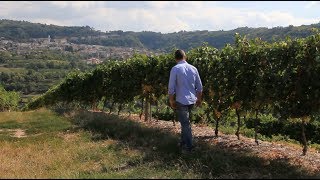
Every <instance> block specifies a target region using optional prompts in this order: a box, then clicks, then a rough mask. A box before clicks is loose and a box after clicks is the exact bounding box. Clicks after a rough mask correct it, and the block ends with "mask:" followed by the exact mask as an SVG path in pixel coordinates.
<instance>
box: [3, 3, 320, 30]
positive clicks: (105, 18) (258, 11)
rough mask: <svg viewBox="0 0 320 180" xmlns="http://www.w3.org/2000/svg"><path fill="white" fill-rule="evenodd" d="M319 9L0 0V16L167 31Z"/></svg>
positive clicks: (292, 18) (286, 21)
mask: <svg viewBox="0 0 320 180" xmlns="http://www.w3.org/2000/svg"><path fill="white" fill-rule="evenodd" d="M319 9H320V2H318V1H291V2H290V1H263V2H261V1H211V2H205V1H203V2H201V1H194V2H192V1H185V2H180V1H176V2H174V1H131V2H126V1H16V2H14V1H1V2H0V19H12V20H26V21H30V22H39V23H46V24H56V25H65V26H85V25H88V26H91V27H93V28H95V29H96V30H101V31H109V30H123V31H143V30H147V31H155V32H163V33H168V32H177V31H180V30H186V31H191V30H209V31H213V30H222V29H223V30H230V29H235V28H237V27H243V26H248V27H270V28H271V27H276V26H288V25H302V24H312V23H318V22H320V11H319Z"/></svg>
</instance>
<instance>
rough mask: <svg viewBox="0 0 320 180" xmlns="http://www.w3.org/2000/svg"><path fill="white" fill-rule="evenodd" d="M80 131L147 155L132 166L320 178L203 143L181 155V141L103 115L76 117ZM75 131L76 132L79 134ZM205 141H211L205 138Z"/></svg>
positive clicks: (210, 174) (211, 173)
mask: <svg viewBox="0 0 320 180" xmlns="http://www.w3.org/2000/svg"><path fill="white" fill-rule="evenodd" d="M72 119H73V123H74V124H75V125H77V129H85V130H87V131H91V132H92V134H93V136H92V140H94V141H100V140H105V139H108V138H111V139H115V140H119V141H121V142H122V143H123V144H124V145H125V146H128V147H130V148H132V149H138V150H141V151H143V152H144V153H145V156H144V158H143V160H142V162H141V161H139V162H131V163H129V165H130V166H138V165H139V164H141V163H150V162H151V163H150V164H154V166H161V167H165V168H170V167H174V166H179V167H180V169H181V171H184V170H185V171H187V170H190V169H192V170H193V172H194V173H196V174H198V175H199V176H200V177H201V178H319V177H320V176H319V175H317V176H316V175H310V174H308V172H307V170H305V169H302V168H301V167H295V166H292V165H290V164H289V163H288V162H287V161H286V160H272V161H270V162H267V163H266V162H265V160H263V159H261V158H259V157H256V156H254V155H252V154H251V155H250V152H249V151H248V150H247V151H243V150H241V152H233V151H232V150H231V149H221V148H219V147H218V146H214V145H209V144H207V143H205V142H204V141H201V140H200V141H199V142H198V144H197V147H198V148H197V149H196V151H195V152H194V153H193V154H192V155H191V156H188V155H184V154H181V153H180V149H179V148H178V146H177V143H178V140H179V137H178V135H174V134H172V133H171V132H168V131H166V130H160V129H157V128H150V127H145V126H143V125H142V124H140V123H138V122H134V121H131V120H128V119H126V118H119V117H118V116H115V115H107V114H105V113H101V112H79V113H77V114H75V115H74V116H73V118H72ZM77 129H75V130H77ZM204 139H207V137H205V138H204Z"/></svg>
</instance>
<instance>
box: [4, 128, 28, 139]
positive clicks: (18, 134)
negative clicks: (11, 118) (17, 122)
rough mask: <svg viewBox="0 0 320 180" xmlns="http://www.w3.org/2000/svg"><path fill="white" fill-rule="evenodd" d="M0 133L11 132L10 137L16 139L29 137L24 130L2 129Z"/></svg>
mask: <svg viewBox="0 0 320 180" xmlns="http://www.w3.org/2000/svg"><path fill="white" fill-rule="evenodd" d="M0 132H10V136H11V137H16V138H23V137H27V135H26V133H25V131H24V130H23V129H0Z"/></svg>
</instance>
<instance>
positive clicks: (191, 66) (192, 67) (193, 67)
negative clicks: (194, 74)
mask: <svg viewBox="0 0 320 180" xmlns="http://www.w3.org/2000/svg"><path fill="white" fill-rule="evenodd" d="M188 66H189V67H190V68H191V69H193V70H195V71H198V69H197V68H196V67H195V66H193V65H192V64H188Z"/></svg>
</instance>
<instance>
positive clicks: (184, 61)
mask: <svg viewBox="0 0 320 180" xmlns="http://www.w3.org/2000/svg"><path fill="white" fill-rule="evenodd" d="M186 62H187V61H186V60H184V59H183V60H181V61H179V62H178V64H183V63H186Z"/></svg>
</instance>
